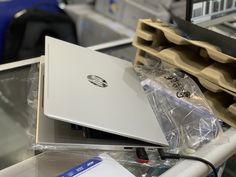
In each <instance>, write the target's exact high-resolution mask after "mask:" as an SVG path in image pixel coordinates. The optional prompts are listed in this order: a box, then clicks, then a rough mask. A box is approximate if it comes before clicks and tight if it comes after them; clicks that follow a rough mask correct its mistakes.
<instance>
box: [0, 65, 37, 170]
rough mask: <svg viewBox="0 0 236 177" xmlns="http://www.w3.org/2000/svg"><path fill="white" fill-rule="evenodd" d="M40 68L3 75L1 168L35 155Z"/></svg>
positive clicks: (0, 75) (0, 89)
mask: <svg viewBox="0 0 236 177" xmlns="http://www.w3.org/2000/svg"><path fill="white" fill-rule="evenodd" d="M37 86H38V66H37V64H32V65H28V66H23V67H17V68H13V69H7V70H4V71H1V72H0V139H1V142H0V146H1V152H0V159H1V162H0V169H2V168H5V167H7V166H10V165H13V164H15V163H17V162H20V161H22V160H25V159H26V158H28V157H31V156H34V151H33V150H32V149H31V146H32V143H33V142H34V141H35V122H36V111H37V90H38V89H37Z"/></svg>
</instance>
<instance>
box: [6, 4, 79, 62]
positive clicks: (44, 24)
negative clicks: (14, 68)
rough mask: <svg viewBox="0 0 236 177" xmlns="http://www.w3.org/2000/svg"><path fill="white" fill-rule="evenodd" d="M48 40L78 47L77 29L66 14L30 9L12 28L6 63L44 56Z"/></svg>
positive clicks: (11, 25)
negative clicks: (60, 41)
mask: <svg viewBox="0 0 236 177" xmlns="http://www.w3.org/2000/svg"><path fill="white" fill-rule="evenodd" d="M45 36H51V37H54V38H57V39H61V40H64V41H67V42H70V43H77V36H76V28H75V25H74V23H73V21H72V20H71V19H70V18H69V17H68V16H67V15H66V14H65V13H63V12H62V13H53V12H47V11H43V10H37V9H29V10H26V12H25V13H24V14H23V15H21V16H20V17H18V18H14V19H13V20H12V22H11V24H10V25H9V28H8V30H7V32H6V36H5V45H4V57H3V63H8V62H13V61H18V60H22V59H27V58H33V57H38V56H41V55H43V54H44V45H45Z"/></svg>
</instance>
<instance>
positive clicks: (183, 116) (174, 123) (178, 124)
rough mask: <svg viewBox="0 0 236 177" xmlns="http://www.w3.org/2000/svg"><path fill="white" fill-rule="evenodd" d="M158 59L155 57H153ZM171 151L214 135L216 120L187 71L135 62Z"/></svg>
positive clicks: (190, 146) (189, 148)
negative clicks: (185, 72)
mask: <svg viewBox="0 0 236 177" xmlns="http://www.w3.org/2000/svg"><path fill="white" fill-rule="evenodd" d="M156 60H157V59H156ZM136 71H137V72H138V73H139V74H140V76H141V78H142V85H143V87H144V88H145V91H146V93H147V96H148V98H149V101H150V103H151V105H152V108H153V110H154V112H155V114H156V117H157V119H158V121H159V123H160V124H161V126H162V129H163V131H164V132H165V135H166V139H167V141H168V143H169V144H170V147H169V150H170V151H171V152H177V153H179V152H182V153H192V152H194V151H195V150H196V149H198V148H199V147H201V146H202V145H203V144H205V143H208V142H210V141H211V140H212V139H215V138H216V137H217V136H218V134H219V132H220V131H221V128H220V125H219V122H218V120H217V118H216V117H215V115H214V114H213V111H212V110H211V108H210V106H209V105H208V104H207V101H206V100H205V98H204V95H203V94H202V92H201V90H200V89H199V87H198V86H197V84H196V83H195V82H194V81H193V80H192V79H191V78H190V77H189V76H188V75H186V74H184V73H182V72H180V71H177V70H167V69H165V68H163V66H162V64H161V62H160V61H159V62H158V61H157V63H156V64H155V65H153V66H152V65H151V66H145V65H136Z"/></svg>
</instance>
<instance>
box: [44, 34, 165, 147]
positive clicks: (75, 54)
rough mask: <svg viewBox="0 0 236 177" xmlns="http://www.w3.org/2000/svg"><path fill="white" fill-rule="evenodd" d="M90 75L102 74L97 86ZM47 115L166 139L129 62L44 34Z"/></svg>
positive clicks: (121, 132) (154, 140) (124, 133)
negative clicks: (100, 82) (90, 78)
mask: <svg viewBox="0 0 236 177" xmlns="http://www.w3.org/2000/svg"><path fill="white" fill-rule="evenodd" d="M88 75H97V76H99V77H102V78H103V79H105V80H106V81H107V83H108V87H106V88H101V87H97V86H95V85H93V84H91V83H90V82H89V81H88V80H87V76H88ZM44 85H45V87H44V113H45V115H47V116H49V117H51V118H55V119H58V120H62V121H65V122H70V123H74V124H78V125H82V126H85V127H89V128H94V129H98V130H101V131H105V132H109V133H113V134H117V135H121V136H126V137H129V138H134V139H137V140H141V141H145V142H148V143H153V144H156V145H167V144H168V143H167V141H166V139H165V137H164V134H163V132H162V130H161V128H160V125H159V123H158V121H157V119H156V117H155V115H154V113H153V111H152V109H151V106H150V104H149V102H148V100H147V97H146V95H145V93H144V91H143V89H142V87H141V85H140V83H139V79H138V77H137V76H136V73H135V72H134V70H133V68H132V64H131V63H130V62H127V61H124V60H121V59H118V58H115V57H112V56H108V55H105V54H101V53H99V52H95V51H92V50H89V49H86V48H83V47H79V46H76V45H73V44H69V43H66V42H63V41H60V40H56V39H53V38H49V37H47V38H46V56H45V82H44Z"/></svg>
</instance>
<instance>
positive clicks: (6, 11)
mask: <svg viewBox="0 0 236 177" xmlns="http://www.w3.org/2000/svg"><path fill="white" fill-rule="evenodd" d="M41 3H42V5H41V6H39V9H41V10H47V11H50V12H59V11H60V9H59V7H58V1H57V0H5V1H2V2H0V63H1V60H2V56H3V48H4V37H5V32H6V29H7V27H8V25H9V23H10V21H11V19H12V17H13V16H14V15H15V13H17V12H19V11H21V10H23V9H26V8H31V7H34V6H35V5H36V4H41ZM43 4H44V5H43ZM49 4H50V5H49Z"/></svg>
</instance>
